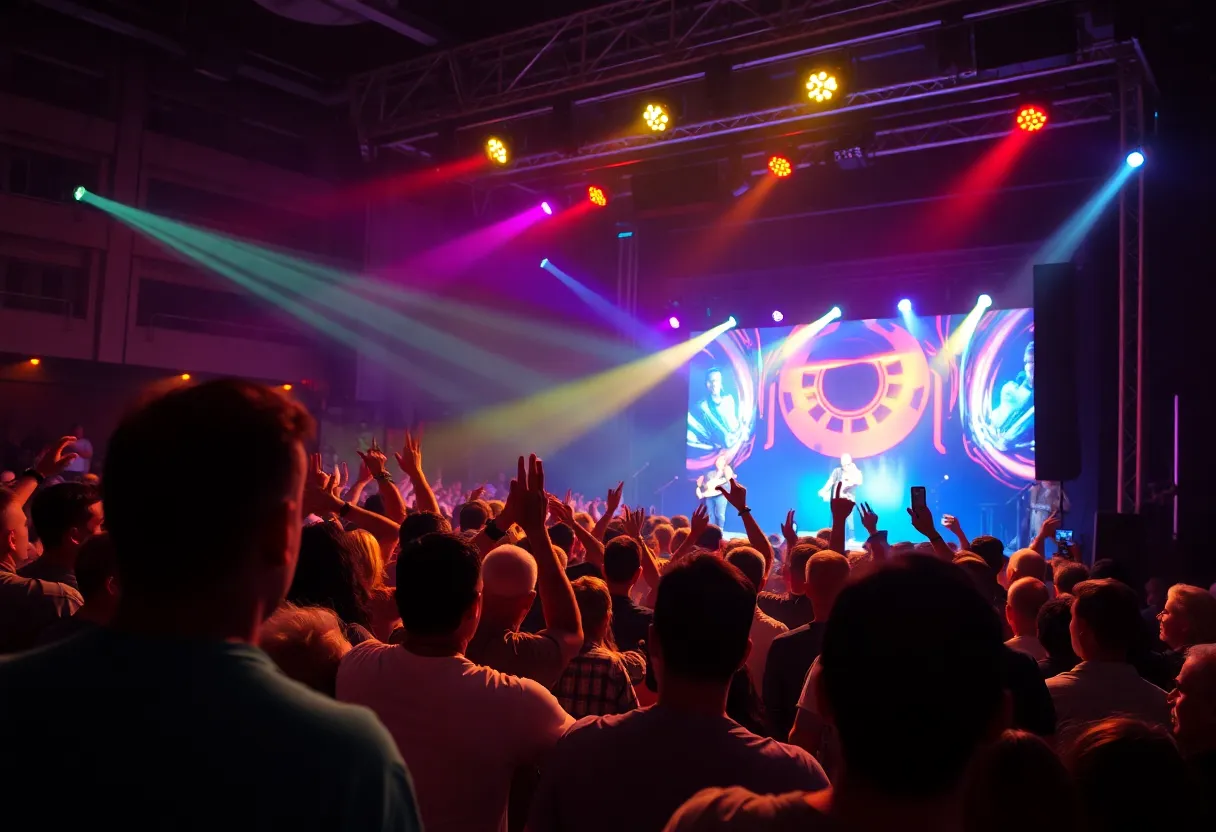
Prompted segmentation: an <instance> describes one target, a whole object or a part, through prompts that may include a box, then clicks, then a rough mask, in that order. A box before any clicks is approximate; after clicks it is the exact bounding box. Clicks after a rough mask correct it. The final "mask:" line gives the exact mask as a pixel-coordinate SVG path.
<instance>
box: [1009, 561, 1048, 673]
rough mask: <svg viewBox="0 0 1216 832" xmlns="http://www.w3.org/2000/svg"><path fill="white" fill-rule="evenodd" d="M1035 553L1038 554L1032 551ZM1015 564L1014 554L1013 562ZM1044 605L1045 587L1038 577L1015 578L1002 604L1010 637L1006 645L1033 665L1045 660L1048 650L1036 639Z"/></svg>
mask: <svg viewBox="0 0 1216 832" xmlns="http://www.w3.org/2000/svg"><path fill="white" fill-rule="evenodd" d="M1034 554H1036V555H1037V554H1038V552H1035V553H1034ZM1016 561H1017V555H1014V559H1013V561H1011V563H1013V562H1016ZM1046 603H1047V586H1046V585H1045V584H1044V583H1043V582H1042V581H1040V580H1039V579H1038V578H1032V577H1023V578H1018V579H1016V580H1014V581H1013V582H1011V583H1010V584H1009V594H1008V598H1007V599H1006V601H1005V620H1006V622H1008V624H1009V628H1010V629H1011V630H1012V631H1013V638H1011V639H1009V640H1008V641H1006V642H1005V644H1006V645H1008V646H1009V647H1012V648H1013V649H1014V650H1017V651H1019V652H1022V653H1025V654H1026V655H1028V656H1030V657H1031V658H1032V659H1034V660H1035V661H1036V662H1041V661H1044V660H1045V659H1047V650H1046V649H1045V648H1044V647H1043V644H1042V643H1041V642H1040V641H1039V638H1038V617H1039V610H1041V609H1042V608H1043V605H1044V604H1046Z"/></svg>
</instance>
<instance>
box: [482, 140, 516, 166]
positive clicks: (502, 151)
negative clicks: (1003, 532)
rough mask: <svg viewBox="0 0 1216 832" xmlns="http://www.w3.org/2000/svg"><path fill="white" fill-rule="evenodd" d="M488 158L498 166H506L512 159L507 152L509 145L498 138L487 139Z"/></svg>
mask: <svg viewBox="0 0 1216 832" xmlns="http://www.w3.org/2000/svg"><path fill="white" fill-rule="evenodd" d="M486 158H488V159H489V160H490V161H491V162H493V163H494V164H496V165H505V164H506V163H507V160H509V159H510V158H511V155H510V153H508V152H507V143H506V142H504V141H503V140H502V139H500V138H498V137H497V136H491V137H490V138H488V139H486Z"/></svg>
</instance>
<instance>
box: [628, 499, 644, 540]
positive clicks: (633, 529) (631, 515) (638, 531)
mask: <svg viewBox="0 0 1216 832" xmlns="http://www.w3.org/2000/svg"><path fill="white" fill-rule="evenodd" d="M623 525H624V526H625V534H627V535H629V536H630V537H632V538H633V539H635V540H641V539H642V527H643V526H645V525H646V509H644V508H641V507H639V508H636V509H634V510H633V511H630V510H629V506H625V519H624V523H623Z"/></svg>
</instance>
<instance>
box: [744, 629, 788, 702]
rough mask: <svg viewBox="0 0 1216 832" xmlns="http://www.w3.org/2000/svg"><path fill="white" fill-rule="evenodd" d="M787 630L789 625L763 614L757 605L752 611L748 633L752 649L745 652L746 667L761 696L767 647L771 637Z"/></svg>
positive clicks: (762, 693) (771, 639)
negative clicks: (750, 627)
mask: <svg viewBox="0 0 1216 832" xmlns="http://www.w3.org/2000/svg"><path fill="white" fill-rule="evenodd" d="M788 632H789V627H786V626H785V625H784V624H782V623H781V622H780V621H778V620H777V619H775V618H770V617H769V616H767V615H765V614H764V613H763V612H762V611H761V610H760V608H759V607H757V608H756V609H755V610H754V611H753V613H752V629H751V632H750V634H749V635H750V637H751V640H752V649H751V652H750V653H748V654H747V669H748V672H749V673H751V674H752V682H753V683H754V684H755V685H756V692H757V693H759V694H760V695H761V696H763V695H764V665H765V662H766V661H767V660H768V650H769V647H770V646H771V645H772V643H773V639H775V638H777V636H779V635H782V634H784V633H788Z"/></svg>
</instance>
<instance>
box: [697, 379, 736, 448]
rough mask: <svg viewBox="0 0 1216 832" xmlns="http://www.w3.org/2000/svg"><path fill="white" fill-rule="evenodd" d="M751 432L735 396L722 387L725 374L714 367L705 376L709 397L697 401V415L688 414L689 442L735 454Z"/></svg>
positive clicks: (706, 392) (706, 391)
mask: <svg viewBox="0 0 1216 832" xmlns="http://www.w3.org/2000/svg"><path fill="white" fill-rule="evenodd" d="M749 430H750V428H749V426H748V424H747V419H746V418H743V417H740V414H739V406H738V403H737V402H736V401H735V397H734V396H732V395H731V394H730V392H729V391H728V390H726V388H725V387H724V386H723V384H722V371H721V370H719V369H718V368H717V367H711V368H710V369H709V371H708V372H706V373H705V398H703V399H701V400H700V401H699V402H697V404H696V412H695V413H693V412H690V413H689V414H688V436H689V440H688V441H689V443H690V444H693V445H694V446H703V447H708V448H721V449H723V450H727V451H731V452H733V451H735V450H736V449H737V448H738V447H739V446H740V445H741V444H743V440H745V439H747V436H748V432H749Z"/></svg>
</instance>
